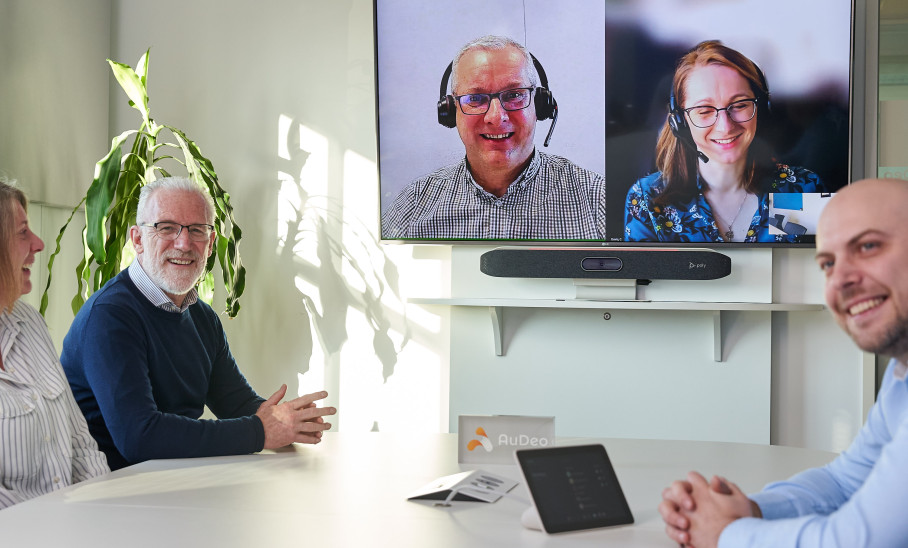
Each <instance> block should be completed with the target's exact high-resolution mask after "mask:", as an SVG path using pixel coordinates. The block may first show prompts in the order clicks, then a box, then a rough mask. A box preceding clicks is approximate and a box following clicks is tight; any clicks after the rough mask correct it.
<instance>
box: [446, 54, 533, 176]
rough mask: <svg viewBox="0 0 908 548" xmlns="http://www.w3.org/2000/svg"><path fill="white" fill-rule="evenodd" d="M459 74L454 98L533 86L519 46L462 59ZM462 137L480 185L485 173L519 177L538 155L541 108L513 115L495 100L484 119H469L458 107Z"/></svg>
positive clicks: (482, 116)
mask: <svg viewBox="0 0 908 548" xmlns="http://www.w3.org/2000/svg"><path fill="white" fill-rule="evenodd" d="M457 73H458V77H457V89H455V90H452V91H453V93H454V94H455V95H465V94H468V93H497V92H499V91H503V90H506V89H513V88H520V87H530V86H531V83H530V81H529V78H528V75H527V67H526V58H525V57H524V56H523V54H522V53H521V52H520V51H519V50H518V49H516V48H514V47H506V48H503V49H494V50H490V49H474V50H470V51H468V52H466V53H465V54H464V55H463V57H461V58H460V61H459V62H458V64H457ZM534 100H535V97H534ZM457 132H458V133H459V134H460V139H461V140H462V141H463V144H464V147H466V153H467V161H468V162H469V164H470V170H471V171H472V172H473V175H474V177H476V178H477V179H480V180H481V179H483V178H484V176H485V174H486V173H492V172H499V173H500V172H502V171H506V172H513V175H514V176H515V177H516V175H517V174H518V173H519V172H520V170H522V169H523V168H524V166H525V164H526V163H527V162H528V161H529V159H530V156H531V155H532V153H533V135H534V134H535V132H536V109H535V108H534V106H533V103H530V106H528V107H527V108H525V109H522V110H511V111H508V110H505V109H503V108H502V107H501V102H500V101H499V100H498V99H493V100H492V103H491V105H490V106H489V111H488V112H486V113H485V114H476V115H466V114H464V113H463V112H462V111H461V110H460V108H459V107H458V108H457Z"/></svg>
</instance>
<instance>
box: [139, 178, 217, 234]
mask: <svg viewBox="0 0 908 548" xmlns="http://www.w3.org/2000/svg"><path fill="white" fill-rule="evenodd" d="M159 190H180V191H186V192H193V193H195V194H196V195H198V197H199V198H201V199H202V202H204V204H205V219H206V220H207V221H208V223H209V224H214V200H213V199H212V198H211V195H210V194H208V191H207V190H206V189H204V188H203V187H201V186H200V185H198V184H196V183H195V182H193V181H191V180H189V179H187V178H186V177H164V178H163V179H156V180H154V181H152V182H150V183H148V184H146V185H145V186H143V187H142V190H141V191H140V192H139V205H138V207H136V224H139V223H145V222H148V221H150V220H151V219H146V218H145V209H146V208H147V207H148V200H149V199H151V197H152V196H154V194H155V193H156V192H158V191H159Z"/></svg>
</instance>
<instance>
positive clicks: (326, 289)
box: [275, 116, 448, 432]
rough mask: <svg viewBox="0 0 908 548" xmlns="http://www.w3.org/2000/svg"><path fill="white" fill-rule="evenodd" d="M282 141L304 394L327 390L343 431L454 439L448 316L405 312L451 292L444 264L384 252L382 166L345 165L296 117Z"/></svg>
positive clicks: (283, 122)
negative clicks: (450, 433) (307, 341)
mask: <svg viewBox="0 0 908 548" xmlns="http://www.w3.org/2000/svg"><path fill="white" fill-rule="evenodd" d="M278 132H279V139H278V147H277V154H278V156H279V157H280V158H282V159H283V160H286V161H287V162H288V163H289V165H290V166H293V167H292V168H288V169H286V170H284V171H281V172H279V173H278V179H279V181H280V191H279V195H278V204H277V213H278V217H277V226H276V230H277V235H278V245H277V248H276V250H275V251H276V253H277V254H278V255H282V256H284V257H285V259H287V260H290V259H292V264H293V268H294V270H295V272H296V273H297V274H296V276H295V277H294V286H295V287H296V290H297V291H298V292H299V295H298V297H299V298H301V299H302V300H303V301H304V302H305V303H306V309H307V311H308V312H309V323H310V328H311V329H312V332H313V346H314V348H312V356H311V359H310V363H309V370H308V371H306V372H305V373H300V374H299V375H298V380H299V385H300V390H299V393H300V394H304V393H308V392H312V391H315V390H321V389H322V388H324V389H327V390H328V391H329V393H330V394H331V396H329V399H332V400H333V402H332V403H329V404H332V405H337V407H338V411H339V412H338V416H337V417H336V420H332V421H331V422H334V423H336V424H339V425H340V429H343V430H344V431H370V430H382V431H389V430H398V431H402V430H409V431H424V432H425V431H427V432H438V431H440V430H445V429H446V428H447V404H448V400H447V390H448V379H447V377H448V373H447V371H448V369H447V367H448V366H447V360H448V358H447V354H448V353H447V350H446V344H447V343H446V341H447V333H446V332H444V326H445V325H446V323H445V322H444V321H443V318H442V315H446V314H447V311H446V310H445V311H437V310H436V311H432V310H427V309H423V308H420V307H413V306H407V305H406V296H407V295H406V294H405V291H404V288H406V293H407V294H413V295H420V296H425V295H430V296H431V295H439V294H442V293H443V292H444V291H446V289H447V282H446V279H447V278H446V276H447V275H446V274H445V273H446V272H447V269H446V268H444V264H443V261H437V260H425V261H413V256H412V251H413V249H412V248H411V247H409V246H390V247H385V246H382V245H380V244H379V242H378V237H377V235H376V234H377V232H378V223H379V205H378V182H377V170H376V166H375V163H374V161H372V160H369V159H368V158H365V157H363V156H361V155H359V154H357V153H355V152H353V151H350V150H344V151H343V152H342V155H343V156H342V162H339V161H338V160H339V158H332V157H331V155H332V154H340V151H339V150H338V147H337V144H336V143H333V142H332V141H331V140H329V139H328V138H327V137H325V136H323V135H320V134H319V133H318V132H316V131H313V130H312V129H310V128H307V127H305V126H304V125H302V124H299V123H298V122H297V121H295V120H294V119H293V118H291V117H289V116H281V117H280V118H279V120H278ZM297 138H298V140H299V142H297ZM297 169H298V170H299V172H298V173H297V172H296V170H297ZM336 181H342V184H341V186H340V188H339V189H338V187H337V186H336V185H337V182H336ZM392 247H396V249H393V252H390V253H389V251H391V248H392ZM288 253H289V254H290V255H291V257H288V256H287V255H288ZM300 328H305V327H304V326H300ZM439 340H441V341H442V343H441V344H439V342H438V341H439Z"/></svg>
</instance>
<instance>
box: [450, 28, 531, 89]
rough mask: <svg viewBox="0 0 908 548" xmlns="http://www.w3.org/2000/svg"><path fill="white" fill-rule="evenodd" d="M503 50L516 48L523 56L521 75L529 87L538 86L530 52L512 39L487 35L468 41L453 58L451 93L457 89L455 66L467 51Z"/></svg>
mask: <svg viewBox="0 0 908 548" xmlns="http://www.w3.org/2000/svg"><path fill="white" fill-rule="evenodd" d="M505 48H516V49H517V50H519V51H520V53H522V54H523V58H524V65H523V67H524V68H523V73H524V77H525V78H526V79H527V80H528V81H529V83H530V84H529V85H530V86H531V87H534V88H535V87H536V86H537V85H538V84H539V73H538V72H537V71H536V65H535V64H533V56H532V55H530V51H529V50H528V49H526V48H525V47H524V46H523V44H521V43H520V42H517V41H516V40H514V39H512V38H508V37H507V36H495V35H493V34H487V35H485V36H480V37H479V38H476V39H474V40H470V41H469V42H467V43H466V44H464V46H463V47H462V48H460V51H458V52H457V55H455V56H454V61H453V69H452V71H451V93H453V92H454V89H456V88H457V65H458V64H459V63H460V59H461V57H463V56H464V55H465V54H466V53H467V52H468V51H471V50H474V49H485V50H502V49H505Z"/></svg>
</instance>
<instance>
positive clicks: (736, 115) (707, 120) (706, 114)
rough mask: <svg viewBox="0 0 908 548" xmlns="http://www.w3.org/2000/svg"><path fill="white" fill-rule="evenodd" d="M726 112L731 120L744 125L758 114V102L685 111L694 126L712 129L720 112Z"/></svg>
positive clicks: (697, 107) (707, 106)
mask: <svg viewBox="0 0 908 548" xmlns="http://www.w3.org/2000/svg"><path fill="white" fill-rule="evenodd" d="M720 110H724V111H725V113H726V114H728V117H729V119H731V121H732V122H737V123H739V124H740V123H742V122H747V121H748V120H750V119H751V118H753V117H754V115H755V114H756V113H757V100H756V99H741V100H740V101H735V102H734V103H730V104H729V105H728V106H727V107H725V108H716V107H713V106H710V105H701V106H696V107H690V108H686V109H684V112H686V113H687V117H688V118H690V123H692V124H693V125H695V126H697V127H700V128H703V127H710V126H711V125H713V124H715V123H716V120H718V119H719V111H720Z"/></svg>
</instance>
